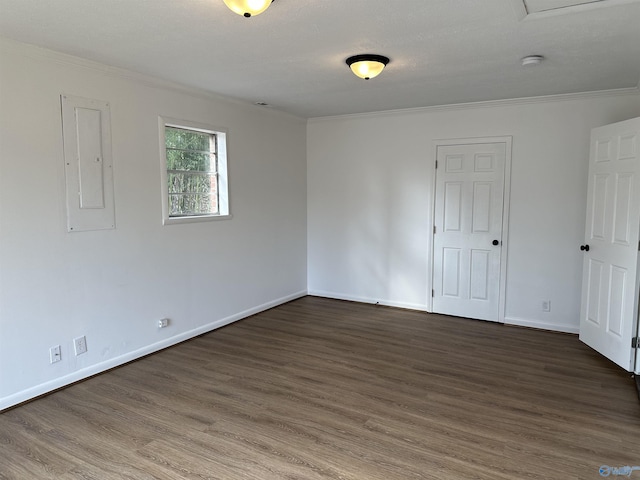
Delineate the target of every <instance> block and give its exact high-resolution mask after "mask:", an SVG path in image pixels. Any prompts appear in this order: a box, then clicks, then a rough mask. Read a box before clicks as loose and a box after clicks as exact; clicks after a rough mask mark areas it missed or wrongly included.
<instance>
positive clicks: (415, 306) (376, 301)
mask: <svg viewBox="0 0 640 480" xmlns="http://www.w3.org/2000/svg"><path fill="white" fill-rule="evenodd" d="M308 294H309V295H311V296H313V297H323V298H333V299H336V300H348V301H350V302H359V303H370V304H372V305H384V306H386V307H398V308H406V309H407V310H419V311H421V312H426V311H427V307H426V305H422V304H419V303H407V302H395V301H393V300H386V299H383V298H369V297H359V296H357V295H344V294H342V293H336V292H326V291H324V290H309V292H308Z"/></svg>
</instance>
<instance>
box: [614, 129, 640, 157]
mask: <svg viewBox="0 0 640 480" xmlns="http://www.w3.org/2000/svg"><path fill="white" fill-rule="evenodd" d="M637 148H638V135H636V134H635V133H631V134H628V135H620V141H619V147H618V160H627V159H632V158H636V157H637V156H638V150H637Z"/></svg>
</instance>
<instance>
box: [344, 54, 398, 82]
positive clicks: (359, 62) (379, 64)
mask: <svg viewBox="0 0 640 480" xmlns="http://www.w3.org/2000/svg"><path fill="white" fill-rule="evenodd" d="M346 62H347V65H349V67H350V68H351V71H352V72H353V73H354V74H355V75H356V76H358V77H360V78H364V79H365V80H369V79H370V78H373V77H377V76H378V75H380V72H382V70H383V69H384V67H385V66H386V65H387V64H388V63H389V59H388V58H387V57H383V56H382V55H372V54H368V53H367V54H363V55H354V56H353V57H349V58H347V60H346Z"/></svg>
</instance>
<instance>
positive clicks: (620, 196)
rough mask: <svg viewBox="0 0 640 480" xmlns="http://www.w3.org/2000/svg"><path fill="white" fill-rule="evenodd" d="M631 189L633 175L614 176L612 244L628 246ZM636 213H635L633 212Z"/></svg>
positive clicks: (621, 174)
mask: <svg viewBox="0 0 640 480" xmlns="http://www.w3.org/2000/svg"><path fill="white" fill-rule="evenodd" d="M632 188H633V174H631V173H620V174H618V175H616V188H615V192H616V193H615V200H614V202H615V209H614V212H613V242H614V243H618V244H620V245H625V246H628V245H629V234H630V232H629V224H630V221H629V220H630V219H629V214H630V213H631V212H630V211H629V208H630V206H631V195H632V193H633V192H632ZM635 213H636V214H637V213H638V212H637V211H636V212H635Z"/></svg>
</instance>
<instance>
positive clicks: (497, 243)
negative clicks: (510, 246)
mask: <svg viewBox="0 0 640 480" xmlns="http://www.w3.org/2000/svg"><path fill="white" fill-rule="evenodd" d="M491 243H493V244H494V245H500V242H499V241H498V240H494V241H493V242H491Z"/></svg>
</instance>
